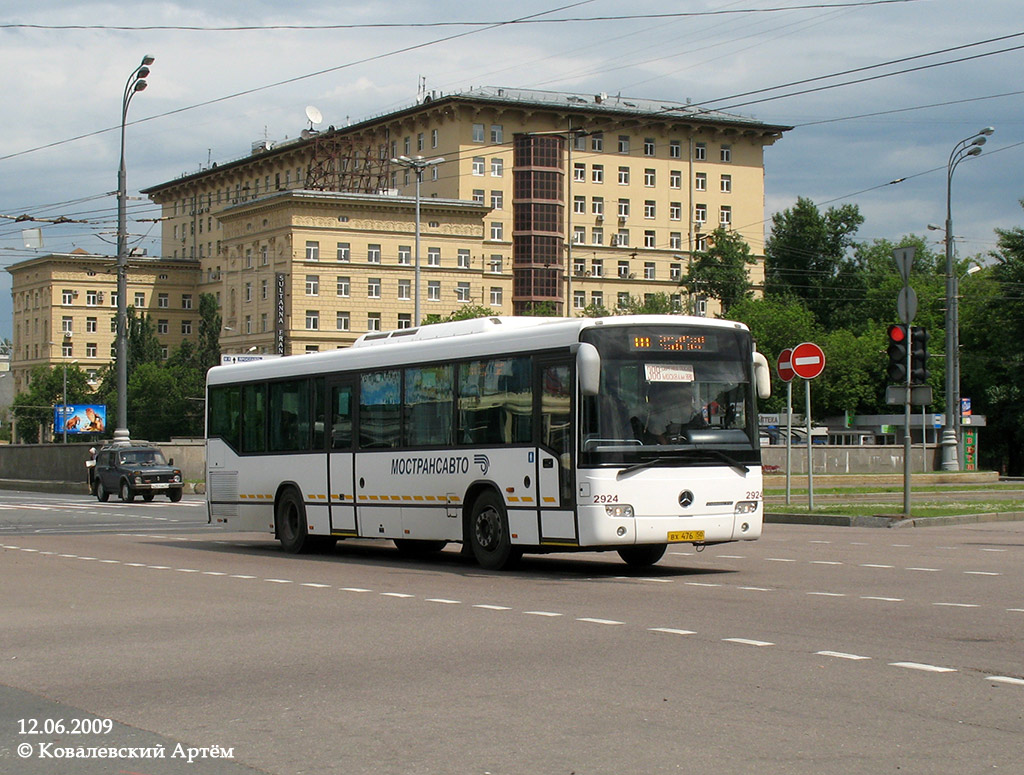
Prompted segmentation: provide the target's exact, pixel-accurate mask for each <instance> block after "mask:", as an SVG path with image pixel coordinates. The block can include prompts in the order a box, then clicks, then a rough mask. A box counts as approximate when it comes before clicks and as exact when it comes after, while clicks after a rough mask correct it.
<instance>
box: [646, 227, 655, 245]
mask: <svg viewBox="0 0 1024 775" xmlns="http://www.w3.org/2000/svg"><path fill="white" fill-rule="evenodd" d="M644 247H645V248H653V247H655V236H654V232H653V231H645V232H644Z"/></svg>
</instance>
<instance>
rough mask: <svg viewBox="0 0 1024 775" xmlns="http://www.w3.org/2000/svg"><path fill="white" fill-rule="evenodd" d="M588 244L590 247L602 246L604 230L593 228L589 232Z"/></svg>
mask: <svg viewBox="0 0 1024 775" xmlns="http://www.w3.org/2000/svg"><path fill="white" fill-rule="evenodd" d="M590 244H591V245H603V244H604V229H602V228H601V227H600V226H595V227H594V228H593V229H591V231H590Z"/></svg>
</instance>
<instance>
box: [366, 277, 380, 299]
mask: <svg viewBox="0 0 1024 775" xmlns="http://www.w3.org/2000/svg"><path fill="white" fill-rule="evenodd" d="M366 298H368V299H379V298H380V278H379V277H370V278H367V280H366Z"/></svg>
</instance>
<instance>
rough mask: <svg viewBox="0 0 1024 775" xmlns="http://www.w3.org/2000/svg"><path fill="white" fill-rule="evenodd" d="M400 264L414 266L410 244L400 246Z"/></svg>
mask: <svg viewBox="0 0 1024 775" xmlns="http://www.w3.org/2000/svg"><path fill="white" fill-rule="evenodd" d="M398 264H399V266H412V248H411V247H409V246H408V245H399V246H398Z"/></svg>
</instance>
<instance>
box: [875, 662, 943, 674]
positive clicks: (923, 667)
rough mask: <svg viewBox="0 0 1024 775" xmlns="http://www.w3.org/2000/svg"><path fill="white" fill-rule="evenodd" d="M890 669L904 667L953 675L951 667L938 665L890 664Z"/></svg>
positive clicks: (918, 663) (919, 663)
mask: <svg viewBox="0 0 1024 775" xmlns="http://www.w3.org/2000/svg"><path fill="white" fill-rule="evenodd" d="M889 665H890V667H905V668H907V669H909V670H923V671H924V672H926V673H955V672H956V670H954V669H953V668H951V667H939V666H938V665H925V664H922V663H921V662H890V663H889Z"/></svg>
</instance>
